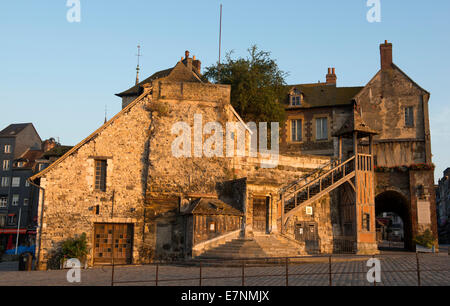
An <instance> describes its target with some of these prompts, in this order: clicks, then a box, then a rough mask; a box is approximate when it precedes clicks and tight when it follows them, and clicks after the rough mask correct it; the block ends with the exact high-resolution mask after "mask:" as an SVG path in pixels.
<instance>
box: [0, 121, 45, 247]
mask: <svg viewBox="0 0 450 306" xmlns="http://www.w3.org/2000/svg"><path fill="white" fill-rule="evenodd" d="M41 143H42V140H41V138H40V137H39V134H38V133H37V131H36V129H35V128H34V126H33V124H32V123H23V124H11V125H9V126H8V127H7V128H5V129H4V130H2V131H0V163H1V164H0V245H2V246H6V247H9V248H10V247H11V246H12V244H13V242H14V244H15V237H16V236H15V235H16V234H17V232H19V235H20V238H21V240H20V243H24V242H25V239H27V238H26V237H27V236H28V224H29V223H30V222H31V220H30V219H31V218H32V214H31V211H32V207H35V206H36V205H37V204H36V205H34V204H33V203H31V200H30V199H31V198H32V195H33V193H34V192H35V191H34V190H33V189H34V188H35V187H33V186H31V185H30V184H29V183H28V182H27V178H28V177H30V176H31V175H32V174H33V166H34V159H35V158H36V157H37V156H39V155H41V154H42V152H41Z"/></svg>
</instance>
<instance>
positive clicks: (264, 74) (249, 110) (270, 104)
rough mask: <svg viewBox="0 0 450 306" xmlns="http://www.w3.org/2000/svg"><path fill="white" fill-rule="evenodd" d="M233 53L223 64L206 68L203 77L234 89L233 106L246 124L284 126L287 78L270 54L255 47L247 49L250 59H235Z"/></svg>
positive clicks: (232, 92)
mask: <svg viewBox="0 0 450 306" xmlns="http://www.w3.org/2000/svg"><path fill="white" fill-rule="evenodd" d="M232 53H233V52H232V51H231V52H229V53H227V55H226V57H225V61H224V63H221V64H220V65H219V64H216V65H212V66H209V67H206V69H205V73H204V77H205V78H206V79H208V80H209V81H211V82H213V83H217V84H228V85H231V104H232V105H233V107H234V108H235V109H236V111H237V112H238V113H239V115H241V117H242V118H243V119H244V120H246V121H247V122H249V121H254V122H257V123H258V122H280V123H281V122H283V121H284V119H285V112H284V105H283V103H282V102H283V99H284V97H285V94H286V91H285V85H286V83H285V80H284V78H285V77H286V75H287V74H286V73H285V72H283V71H281V70H280V69H279V68H278V65H277V63H276V61H275V60H274V59H272V58H271V57H270V52H265V51H262V50H259V49H258V47H257V46H256V45H253V46H251V47H250V48H249V49H248V53H249V56H248V57H247V58H237V59H234V58H232Z"/></svg>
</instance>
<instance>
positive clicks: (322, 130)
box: [316, 117, 328, 141]
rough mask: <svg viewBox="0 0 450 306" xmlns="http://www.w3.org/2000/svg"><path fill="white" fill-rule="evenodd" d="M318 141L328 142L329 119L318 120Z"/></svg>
mask: <svg viewBox="0 0 450 306" xmlns="http://www.w3.org/2000/svg"><path fill="white" fill-rule="evenodd" d="M323 122H326V124H325V125H324V124H323ZM319 123H320V124H319ZM316 140H318V141H321V140H328V117H321V118H316Z"/></svg>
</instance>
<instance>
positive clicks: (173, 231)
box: [31, 44, 435, 269]
mask: <svg viewBox="0 0 450 306" xmlns="http://www.w3.org/2000/svg"><path fill="white" fill-rule="evenodd" d="M386 45H387V44H384V45H382V51H383V50H386V49H385V46H386ZM388 49H389V48H388ZM388 53H389V52H388ZM382 58H384V60H383V61H382V62H383V68H382V70H381V71H380V72H378V73H377V75H376V76H375V77H374V79H373V80H371V81H370V82H369V83H368V84H367V85H366V86H365V87H352V88H338V87H337V86H336V79H337V78H336V75H335V71H334V69H330V71H329V75H328V76H327V83H326V84H307V85H295V86H290V87H289V88H288V89H287V92H286V95H287V96H286V108H287V112H288V121H287V123H286V126H285V127H281V133H280V134H281V135H282V139H281V141H280V154H273V155H276V156H270V157H271V158H274V157H275V161H276V162H275V163H273V161H274V160H273V159H271V161H270V162H269V163H268V162H267V154H261V153H258V152H256V153H255V151H254V150H252V149H251V148H250V144H252V143H254V142H257V139H258V138H257V137H258V134H259V133H258V132H259V131H258V129H255V128H254V127H253V126H252V124H251V123H248V124H246V123H244V122H243V121H242V119H241V118H240V117H239V115H238V114H237V113H236V111H235V110H234V109H233V107H232V106H231V104H230V87H229V86H227V85H216V84H210V83H208V82H206V81H204V80H203V78H202V77H201V72H200V71H201V63H200V61H199V60H196V59H195V57H194V58H190V57H189V52H186V54H185V57H183V58H182V59H181V60H180V61H179V62H178V63H177V64H176V65H175V66H174V67H173V68H170V69H166V70H163V71H160V72H157V73H155V74H153V75H152V76H151V77H149V78H148V79H146V80H144V81H142V82H140V83H139V82H136V83H137V84H136V85H135V86H133V87H132V88H130V89H128V90H126V91H124V92H122V93H121V94H118V96H119V97H121V98H122V110H121V111H120V112H119V113H118V114H117V115H116V116H114V117H113V118H112V119H111V120H109V121H108V122H106V123H105V124H104V125H103V126H101V127H100V128H99V129H98V130H96V131H95V132H93V133H92V134H91V135H90V136H88V137H87V138H86V139H84V140H83V141H82V142H80V143H79V144H77V145H76V146H75V147H73V148H72V149H71V150H69V151H68V152H67V153H66V154H64V156H62V157H61V158H60V159H58V160H56V161H55V162H54V163H53V164H52V165H50V166H49V167H47V168H46V169H45V170H43V171H41V172H40V173H38V174H37V175H35V176H33V177H32V178H31V180H32V181H33V182H35V183H37V184H39V186H40V202H39V207H40V209H39V217H38V218H39V226H40V227H39V231H38V232H39V235H38V238H37V239H38V247H37V257H38V262H39V268H40V269H46V268H48V267H49V263H50V262H51V260H52V258H55V256H56V254H57V252H58V249H59V247H60V244H61V243H62V242H63V241H64V240H66V239H68V238H72V237H75V236H78V235H81V234H82V233H86V234H87V239H88V246H89V248H90V251H89V254H88V258H87V260H88V264H89V265H96V264H103V263H110V262H112V261H114V262H116V263H145V262H149V261H152V260H155V259H165V260H168V259H180V258H191V257H197V256H202V257H208V256H210V257H214V256H220V255H221V254H222V255H224V254H230V251H229V250H227V249H226V246H227V245H228V244H230V243H233V242H236V241H240V242H241V244H240V245H241V246H244V245H245V244H246V243H252V247H251V248H249V249H251V250H252V251H251V252H250V253H248V249H245V248H244V247H243V248H242V249H241V250H240V251H238V252H235V253H236V254H235V255H236V256H244V257H248V256H255V257H256V256H287V255H298V254H316V253H332V252H357V253H361V254H368V253H369V254H374V253H376V252H377V244H376V230H375V208H376V205H375V197H376V196H377V207H379V206H380V205H381V206H380V207H381V208H382V209H381V210H385V208H384V206H383V205H385V206H386V205H389V209H391V208H390V206H395V205H397V204H396V201H398V200H399V199H401V200H404V202H402V204H401V205H403V206H401V207H402V208H403V209H405V211H407V212H408V215H407V216H408V217H409V218H410V219H408V220H410V224H411V227H410V233H411V234H412V233H417V232H419V231H420V230H422V229H423V228H425V227H427V226H428V227H430V226H431V227H432V228H433V226H434V225H435V221H433V220H434V219H433V217H434V216H433V215H432V213H431V210H432V209H433V208H432V207H433V202H432V201H433V199H434V198H433V197H432V196H431V195H430V194H429V190H428V189H427V188H428V185H429V183H430V182H429V179H430V177H431V178H432V174H433V170H423V169H422V168H421V167H422V166H420V167H419V166H417V165H416V163H418V162H421V163H424V164H430V163H431V152H430V150H429V146H428V145H429V129H428V126H429V124H428V121H426V120H428V119H427V118H428V114H427V112H426V107H427V105H426V104H427V102H428V97H429V95H428V94H427V93H426V92H425V91H423V90H422V89H421V88H420V87H418V86H417V85H416V84H415V83H413V82H412V81H411V80H410V79H409V78H408V77H406V75H405V74H404V73H402V72H401V71H400V70H399V69H398V68H397V67H396V66H395V65H393V63H392V62H390V64H389V65H388V64H386V58H389V54H387V55H386V53H383V52H382ZM392 82H394V83H395V84H396V86H395V87H394V88H391V85H392V84H391V85H389V84H390V83H392ZM388 83H389V84H388ZM288 100H289V101H288ZM289 103H290V104H289ZM292 104H293V105H292ZM405 107H413V114H414V119H415V121H414V125H413V127H411V128H409V127H408V129H406V128H405V129H404V127H403V126H402V127H399V128H398V129H397V132H399V134H397V135H393V134H392V133H391V132H392V129H393V128H394V127H389V129H388V130H384V129H383V128H384V125H382V126H380V124H379V122H377V121H376V120H374V119H375V118H376V116H379V117H380V118H381V119H382V120H381V122H385V124H386V125H389V124H391V121H392V118H390V117H389V116H391V115H394V112H393V108H396V109H397V112H396V113H395V116H397V117H396V118H397V119H398V120H397V121H396V122H403V118H406V117H404V116H407V115H406V114H408V116H409V115H410V114H411V113H410V112H409V111H405V113H403V108H405ZM389 108H392V109H389ZM387 109H389V112H388V114H387V111H386V110H387ZM370 112H373V113H370ZM407 118H409V117H407ZM212 123H214V124H212ZM408 123H409V121H408ZM399 124H400V123H399ZM228 125H230V126H231V127H232V128H231V129H230V130H228ZM372 126H373V127H372ZM222 127H227V129H225V128H222ZM225 130H226V131H225ZM403 130H405V134H402V133H403ZM198 131H200V134H199V133H198ZM296 133H298V134H296ZM186 135H189V136H192V137H187V138H186V137H185V136H186ZM239 135H244V141H243V144H244V145H243V147H240V144H242V142H240V139H241V138H240V137H239ZM220 139H222V140H224V141H223V142H224V143H226V144H227V150H224V148H221V147H220V145H218V144H219V140H220ZM191 140H192V141H191ZM228 141H229V142H228ZM229 143H232V144H233V146H232V147H231V148H230V150H231V151H228V149H229V148H228V144H229ZM260 145H261V143H260ZM410 148H413V149H414V152H413V154H408V152H409V151H408V152H407V150H409V149H410ZM259 149H260V150H259V152H262V150H261V149H262V148H259ZM389 150H391V151H389ZM393 150H404V151H405V152H404V153H402V154H403V155H405V156H404V157H402V159H401V161H402V162H403V161H405V166H408V165H410V166H412V165H416V166H415V168H411V167H410V168H407V169H406V170H405V171H403V172H402V171H400V172H399V171H394V170H395V169H391V168H388V169H389V172H387V171H386V172H380V173H378V172H377V173H376V172H375V170H376V167H375V164H377V165H379V167H391V166H393V163H395V162H396V161H397V160H396V158H397V155H395V154H392V153H393V152H394V151H393ZM174 152H178V153H177V154H175V153H174ZM180 152H181V153H180ZM229 152H232V153H234V154H229ZM375 157H376V158H375ZM408 163H409V164H408ZM396 166H397V165H396ZM402 166H403V164H402ZM423 167H425V166H423ZM419 168H420V169H419ZM377 169H378V168H377ZM382 169H385V168H382ZM402 169H403V168H402ZM390 170H392V171H390ZM375 173H376V174H375ZM430 175H431V176H430ZM386 183H387V185H385V184H386ZM431 184H432V181H431ZM419 185H421V186H422V187H423V188H422V187H420V188H419V187H418V186H419ZM418 190H420V191H421V193H419V192H418ZM378 201H379V202H380V203H382V204H380V205H378ZM426 204H427V205H428V211H427V210H426V208H427V207H426ZM392 210H394V208H392ZM388 211H391V210H388ZM427 212H428V214H427ZM401 216H403V217H405V216H406V215H401ZM408 220H407V221H408ZM433 222H434V223H433ZM243 238H245V239H243ZM219 249H220V250H223V253H221V252H222V251H220V250H219Z"/></svg>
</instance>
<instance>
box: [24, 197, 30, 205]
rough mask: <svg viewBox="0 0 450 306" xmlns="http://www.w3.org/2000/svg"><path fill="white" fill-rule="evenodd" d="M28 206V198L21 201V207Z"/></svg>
mask: <svg viewBox="0 0 450 306" xmlns="http://www.w3.org/2000/svg"><path fill="white" fill-rule="evenodd" d="M28 204H30V200H29V199H28V198H25V199H23V206H28Z"/></svg>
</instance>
